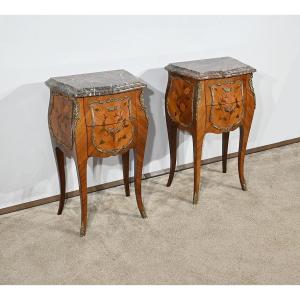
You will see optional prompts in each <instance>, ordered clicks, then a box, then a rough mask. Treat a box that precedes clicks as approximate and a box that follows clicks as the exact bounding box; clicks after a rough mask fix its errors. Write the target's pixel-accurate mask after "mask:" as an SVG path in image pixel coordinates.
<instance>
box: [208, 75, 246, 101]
mask: <svg viewBox="0 0 300 300" xmlns="http://www.w3.org/2000/svg"><path fill="white" fill-rule="evenodd" d="M208 86H209V91H210V97H209V98H210V101H208V102H207V103H206V104H207V105H226V104H229V103H234V102H242V101H243V97H244V95H243V94H244V88H243V81H242V80H241V79H235V80H232V79H231V80H226V79H225V80H218V81H216V82H214V83H212V84H208Z"/></svg>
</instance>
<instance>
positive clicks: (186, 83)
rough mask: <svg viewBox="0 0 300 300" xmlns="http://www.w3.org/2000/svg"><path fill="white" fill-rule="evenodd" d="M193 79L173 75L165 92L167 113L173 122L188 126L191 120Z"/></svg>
mask: <svg viewBox="0 0 300 300" xmlns="http://www.w3.org/2000/svg"><path fill="white" fill-rule="evenodd" d="M193 96H194V81H193V80H189V79H184V78H182V77H173V78H172V80H171V82H170V87H169V90H168V94H167V99H166V101H167V110H168V114H169V116H170V118H171V120H173V121H174V122H178V123H179V124H180V125H181V126H183V127H190V126H191V122H192V111H193V107H192V106H193Z"/></svg>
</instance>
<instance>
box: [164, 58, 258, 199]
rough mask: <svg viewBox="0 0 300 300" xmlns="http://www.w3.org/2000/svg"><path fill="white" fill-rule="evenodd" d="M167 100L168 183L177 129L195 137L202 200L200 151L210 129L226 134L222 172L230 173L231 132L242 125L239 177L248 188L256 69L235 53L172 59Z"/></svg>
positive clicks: (196, 183) (197, 181)
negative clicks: (246, 163)
mask: <svg viewBox="0 0 300 300" xmlns="http://www.w3.org/2000/svg"><path fill="white" fill-rule="evenodd" d="M165 69H166V70H167V71H168V74H169V78H168V86H167V91H166V99H165V111H166V122H167V129H168V136H169V146H170V174H169V180H168V183H167V186H170V185H171V183H172V180H173V177H174V172H175V167H176V148H177V129H181V130H186V131H188V132H189V133H190V134H191V135H192V138H193V150H194V194H193V203H194V204H196V203H197V202H198V198H199V185H200V170H201V155H202V145H203V139H204V136H205V134H206V133H209V132H210V133H222V143H223V147H222V148H223V149H222V162H223V173H226V165H227V151H228V140H229V133H230V131H232V130H235V129H236V128H239V129H240V144H239V155H238V169H239V178H240V183H241V186H242V189H243V190H244V191H245V190H247V185H246V181H245V177H244V159H245V154H246V147H247V141H248V136H249V132H250V128H251V123H252V118H253V113H254V109H255V94H254V90H253V85H252V76H253V75H252V73H253V72H255V71H256V70H255V69H254V68H252V67H250V66H248V65H245V64H243V63H241V62H239V61H238V60H236V59H234V58H231V57H221V58H213V59H204V60H195V61H187V62H179V63H172V64H169V65H168V66H166V67H165Z"/></svg>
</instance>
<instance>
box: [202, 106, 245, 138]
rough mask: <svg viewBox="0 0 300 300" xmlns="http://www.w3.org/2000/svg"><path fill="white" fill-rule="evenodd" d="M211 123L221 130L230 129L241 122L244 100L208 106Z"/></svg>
mask: <svg viewBox="0 0 300 300" xmlns="http://www.w3.org/2000/svg"><path fill="white" fill-rule="evenodd" d="M207 114H208V118H207V119H208V120H209V122H210V125H211V126H213V127H214V128H215V129H219V130H221V131H223V132H224V131H225V132H226V131H230V130H233V129H235V128H236V126H237V125H238V124H239V123H240V122H241V120H242V118H243V114H244V104H243V103H242V102H233V103H227V104H224V105H212V106H207Z"/></svg>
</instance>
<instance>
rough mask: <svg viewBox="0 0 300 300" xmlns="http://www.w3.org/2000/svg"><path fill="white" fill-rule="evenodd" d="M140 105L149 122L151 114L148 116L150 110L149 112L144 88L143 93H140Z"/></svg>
mask: <svg viewBox="0 0 300 300" xmlns="http://www.w3.org/2000/svg"><path fill="white" fill-rule="evenodd" d="M140 106H141V109H142V111H143V112H144V113H145V117H146V119H147V122H148V124H149V116H148V112H147V108H146V105H145V100H144V90H143V89H142V91H141V94H140Z"/></svg>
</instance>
